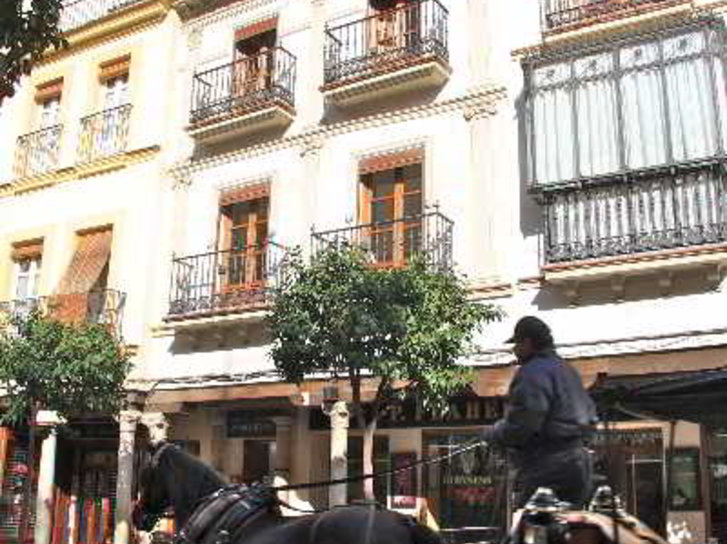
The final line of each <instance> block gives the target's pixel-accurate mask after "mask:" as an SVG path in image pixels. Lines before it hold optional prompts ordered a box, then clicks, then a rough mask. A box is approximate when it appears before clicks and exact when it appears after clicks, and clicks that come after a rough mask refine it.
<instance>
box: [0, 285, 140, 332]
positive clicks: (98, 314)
mask: <svg viewBox="0 0 727 544" xmlns="http://www.w3.org/2000/svg"><path fill="white" fill-rule="evenodd" d="M125 305H126V293H123V292H121V291H117V290H115V289H102V290H92V291H89V292H87V293H69V294H58V295H50V296H45V297H35V298H27V299H16V300H8V301H3V302H0V323H2V324H4V325H11V324H12V323H13V321H14V318H16V317H22V316H26V315H28V314H30V313H31V312H33V311H38V312H40V313H42V314H43V315H46V316H48V317H51V318H53V319H58V320H59V321H64V322H73V323H77V322H87V323H100V324H105V325H107V326H108V327H109V329H110V330H111V331H112V332H113V333H114V334H115V335H116V336H117V338H121V322H122V319H123V312H124V306H125Z"/></svg>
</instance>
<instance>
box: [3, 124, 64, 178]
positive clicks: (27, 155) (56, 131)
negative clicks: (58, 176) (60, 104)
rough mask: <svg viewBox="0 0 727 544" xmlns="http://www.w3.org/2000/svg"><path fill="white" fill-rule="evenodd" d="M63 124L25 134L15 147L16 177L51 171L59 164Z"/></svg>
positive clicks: (14, 173)
mask: <svg viewBox="0 0 727 544" xmlns="http://www.w3.org/2000/svg"><path fill="white" fill-rule="evenodd" d="M62 132H63V126H62V125H55V126H52V127H48V128H44V129H41V130H37V131H35V132H31V133H30V134H25V135H23V136H20V137H19V138H18V142H17V145H16V147H15V165H14V171H13V175H14V177H15V178H23V177H28V176H35V175H38V174H43V173H45V172H49V171H51V170H54V169H55V168H56V165H57V164H58V151H59V149H60V142H61V133H62Z"/></svg>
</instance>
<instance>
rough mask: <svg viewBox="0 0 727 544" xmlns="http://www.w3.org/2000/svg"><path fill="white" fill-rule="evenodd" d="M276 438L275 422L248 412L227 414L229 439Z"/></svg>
mask: <svg viewBox="0 0 727 544" xmlns="http://www.w3.org/2000/svg"><path fill="white" fill-rule="evenodd" d="M258 436H275V422H274V421H272V420H270V419H264V418H262V417H260V416H259V415H256V414H254V413H252V412H248V411H244V412H243V411H235V412H227V437H228V438H252V437H258Z"/></svg>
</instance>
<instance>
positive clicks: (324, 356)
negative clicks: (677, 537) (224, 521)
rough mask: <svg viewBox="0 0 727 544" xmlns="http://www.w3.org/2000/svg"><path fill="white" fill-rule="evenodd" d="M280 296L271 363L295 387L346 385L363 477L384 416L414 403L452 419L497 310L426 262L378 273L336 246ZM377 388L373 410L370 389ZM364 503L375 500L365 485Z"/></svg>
mask: <svg viewBox="0 0 727 544" xmlns="http://www.w3.org/2000/svg"><path fill="white" fill-rule="evenodd" d="M288 272H289V273H287V274H286V275H285V278H284V279H283V280H282V283H281V285H280V286H278V287H277V288H276V290H275V293H274V304H273V308H272V311H271V314H270V317H269V323H270V328H271V332H272V338H273V345H272V351H271V354H272V358H273V360H274V362H275V366H276V368H277V370H278V372H279V373H280V374H281V375H282V376H283V377H284V378H285V379H286V380H288V381H293V382H296V383H300V382H301V381H302V380H303V379H304V378H305V377H306V375H309V374H312V373H330V374H331V375H332V376H334V377H339V376H343V377H345V379H347V380H348V382H349V384H350V386H351V392H352V408H353V412H354V416H355V417H356V421H357V423H358V425H359V427H360V428H362V429H364V450H363V460H362V461H363V467H364V473H366V474H371V473H372V472H373V462H372V453H373V438H374V433H375V431H376V427H377V422H378V418H379V416H380V414H381V413H382V410H383V409H385V408H386V406H387V405H388V404H389V403H390V402H391V401H395V400H397V399H401V398H402V397H403V396H404V395H407V394H415V395H416V398H417V399H418V401H419V402H421V403H422V404H423V406H424V408H425V409H429V410H442V411H446V409H447V407H448V402H447V401H448V399H449V398H450V397H451V396H452V395H453V394H454V393H456V392H457V391H459V390H461V389H463V388H464V387H465V386H466V385H467V384H468V383H469V382H470V381H471V371H470V370H469V369H467V368H466V367H464V366H463V365H461V364H458V361H459V360H460V359H461V358H462V357H463V356H464V355H466V354H467V353H468V351H469V350H470V348H471V347H472V344H473V340H474V336H475V333H476V332H477V331H478V330H479V329H480V327H481V325H482V324H484V323H486V322H489V321H493V320H496V319H498V318H499V316H500V312H499V310H498V309H496V308H494V307H492V306H490V305H486V304H481V303H476V302H473V301H471V300H469V298H468V293H467V288H466V285H465V283H464V280H463V278H461V277H460V276H457V275H456V274H455V273H454V272H453V271H451V270H435V269H433V268H432V267H430V266H428V265H427V263H426V262H425V261H424V260H423V259H415V260H413V261H412V262H411V263H410V264H409V265H408V266H405V267H396V268H389V269H383V268H377V267H373V266H371V265H370V263H369V262H367V260H366V256H365V254H364V253H363V252H362V251H360V250H358V249H356V248H352V247H341V248H339V247H329V248H328V249H325V250H324V251H322V252H320V253H319V254H317V255H315V256H314V257H313V258H312V260H311V262H310V264H305V263H304V262H303V260H302V259H301V257H300V253H299V252H295V253H294V254H293V256H292V258H291V262H290V267H289V269H288ZM367 378H368V379H373V380H375V383H376V393H375V395H374V398H373V399H372V400H371V401H370V404H368V406H366V407H365V406H364V403H363V402H362V398H361V390H362V382H363V381H364V380H365V379H367ZM364 491H365V496H366V498H368V499H371V498H373V482H372V480H371V479H367V480H366V481H365V485H364Z"/></svg>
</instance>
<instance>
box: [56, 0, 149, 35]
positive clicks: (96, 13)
mask: <svg viewBox="0 0 727 544" xmlns="http://www.w3.org/2000/svg"><path fill="white" fill-rule="evenodd" d="M140 2H142V0H66V1H65V2H63V10H62V11H61V17H60V21H59V28H60V29H61V31H63V32H69V31H71V30H74V29H76V28H79V27H82V26H84V25H87V24H88V23H90V22H92V21H95V20H96V19H101V18H102V17H105V16H107V15H110V14H111V13H114V12H116V11H119V10H122V9H124V8H126V7H128V6H132V5H134V4H138V3H140Z"/></svg>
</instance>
